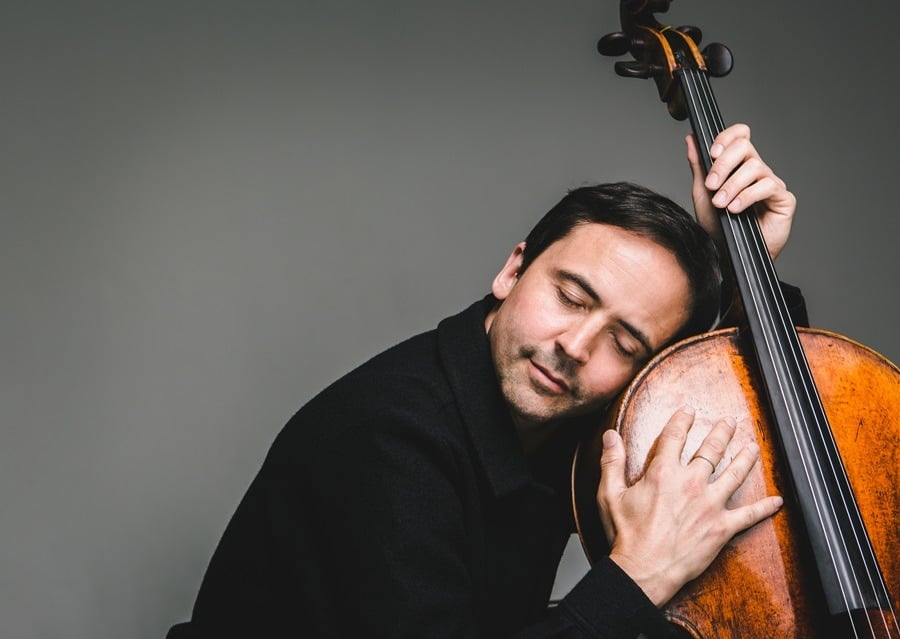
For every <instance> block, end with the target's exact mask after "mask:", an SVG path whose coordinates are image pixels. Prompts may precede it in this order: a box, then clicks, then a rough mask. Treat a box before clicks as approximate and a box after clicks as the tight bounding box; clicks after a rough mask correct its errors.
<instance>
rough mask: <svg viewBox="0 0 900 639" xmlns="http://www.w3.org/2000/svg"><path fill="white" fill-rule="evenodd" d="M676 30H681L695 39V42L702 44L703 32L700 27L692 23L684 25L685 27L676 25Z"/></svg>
mask: <svg viewBox="0 0 900 639" xmlns="http://www.w3.org/2000/svg"><path fill="white" fill-rule="evenodd" d="M675 30H676V31H680V32H681V33H683V34H684V35H686V36H687V37H689V38H690V39H691V40H693V41H694V44H700V40H702V39H703V32H702V31H701V30H700V27H692V26H690V25H684V26H683V27H676V28H675Z"/></svg>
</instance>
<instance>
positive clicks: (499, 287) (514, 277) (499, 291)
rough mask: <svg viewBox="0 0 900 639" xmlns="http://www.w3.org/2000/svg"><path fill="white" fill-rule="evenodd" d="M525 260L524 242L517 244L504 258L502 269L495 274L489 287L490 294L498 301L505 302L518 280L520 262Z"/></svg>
mask: <svg viewBox="0 0 900 639" xmlns="http://www.w3.org/2000/svg"><path fill="white" fill-rule="evenodd" d="M524 258H525V242H519V243H518V244H516V247H515V248H514V249H513V250H512V253H510V254H509V257H508V258H506V264H504V265H503V269H501V271H500V272H499V273H497V277H495V278H494V282H493V284H492V285H491V292H492V293H493V294H494V297H496V298H497V299H498V300H505V299H506V297H507V296H508V295H509V292H510V291H511V290H512V288H513V286H515V285H516V282H517V281H518V280H519V269H520V268H522V260H523V259H524Z"/></svg>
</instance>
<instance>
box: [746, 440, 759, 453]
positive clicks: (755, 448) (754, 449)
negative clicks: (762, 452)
mask: <svg viewBox="0 0 900 639" xmlns="http://www.w3.org/2000/svg"><path fill="white" fill-rule="evenodd" d="M747 450H749V451H750V452H751V453H752V454H754V455H758V454H759V444H756V443H752V444H747Z"/></svg>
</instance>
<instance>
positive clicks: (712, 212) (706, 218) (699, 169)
mask: <svg viewBox="0 0 900 639" xmlns="http://www.w3.org/2000/svg"><path fill="white" fill-rule="evenodd" d="M684 141H685V143H686V145H687V159H688V164H690V166H691V174H692V176H693V181H692V183H691V199H692V200H693V201H694V213H696V215H697V221H698V222H700V226H702V227H703V228H704V229H705V230H706V232H707V233H709V234H710V235H711V236H712V237H713V238H716V239H718V238H719V236H720V234H721V231H720V229H719V222H718V219H717V218H718V215H717V213H716V207H715V206H713V203H712V195H711V194H710V192H709V189H707V188H706V170H705V169H704V168H703V165H702V164H701V163H700V150H699V148H698V147H697V139H696V138H695V137H694V136H693V135H688V136H687V137H686V138H685V139H684Z"/></svg>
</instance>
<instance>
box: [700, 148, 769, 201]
mask: <svg viewBox="0 0 900 639" xmlns="http://www.w3.org/2000/svg"><path fill="white" fill-rule="evenodd" d="M753 160H759V153H757V151H756V149H755V148H754V146H753V144H751V143H750V140H747V139H745V138H738V139H736V140H734V141H733V142H732V143H731V144H729V145H728V146H727V147H725V148H724V149H723V150H722V151H721V152H720V153H719V155H718V157H717V158H716V159H715V161H714V162H713V164H712V166H711V167H710V169H709V174H708V175H707V176H706V182H705V185H706V188H708V189H710V190H713V191H716V190H720V189H722V188H724V183H725V180H727V179H728V178H729V176H731V174H732V173H733V172H734V171H735V170H736V169H737V168H738V167H740V166H742V165H744V164H746V163H747V162H751V161H753ZM759 161H760V163H762V161H761V160H759ZM763 166H764V165H763ZM713 203H715V198H713Z"/></svg>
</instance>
